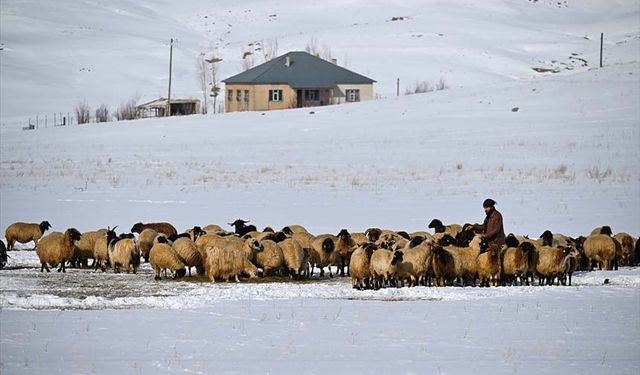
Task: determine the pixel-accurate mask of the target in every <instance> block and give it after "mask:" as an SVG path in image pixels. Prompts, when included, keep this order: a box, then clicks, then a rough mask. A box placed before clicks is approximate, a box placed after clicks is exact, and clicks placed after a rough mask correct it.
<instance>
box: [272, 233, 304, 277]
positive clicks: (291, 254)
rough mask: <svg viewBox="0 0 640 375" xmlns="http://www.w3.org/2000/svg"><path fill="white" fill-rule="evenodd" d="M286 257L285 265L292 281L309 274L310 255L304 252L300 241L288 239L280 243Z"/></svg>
mask: <svg viewBox="0 0 640 375" xmlns="http://www.w3.org/2000/svg"><path fill="white" fill-rule="evenodd" d="M279 245H280V248H281V249H282V254H283V256H284V264H285V265H286V267H287V270H288V272H289V277H290V278H292V279H295V278H299V277H301V276H302V275H303V274H305V272H306V274H307V275H308V273H309V259H308V258H307V256H308V253H307V252H305V251H304V249H303V248H302V246H301V245H300V243H298V241H296V240H294V239H292V238H287V239H285V240H284V241H282V242H280V243H279Z"/></svg>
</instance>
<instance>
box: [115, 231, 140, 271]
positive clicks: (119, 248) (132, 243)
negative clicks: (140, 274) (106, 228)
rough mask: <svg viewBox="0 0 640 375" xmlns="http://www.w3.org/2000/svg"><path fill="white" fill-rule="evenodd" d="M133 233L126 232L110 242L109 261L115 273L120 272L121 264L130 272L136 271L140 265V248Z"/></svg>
mask: <svg viewBox="0 0 640 375" xmlns="http://www.w3.org/2000/svg"><path fill="white" fill-rule="evenodd" d="M131 236H132V235H128V234H124V235H120V237H119V238H116V239H115V240H113V241H111V242H110V243H109V261H110V262H111V267H112V268H113V272H114V273H118V272H120V266H122V267H124V269H125V271H126V272H127V273H129V272H130V271H133V273H136V272H137V271H138V267H139V266H140V248H139V247H138V244H137V242H136V240H135V238H131Z"/></svg>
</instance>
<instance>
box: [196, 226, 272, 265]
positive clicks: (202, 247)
mask: <svg viewBox="0 0 640 375" xmlns="http://www.w3.org/2000/svg"><path fill="white" fill-rule="evenodd" d="M214 246H216V247H220V248H225V249H228V248H233V249H235V250H239V251H242V252H243V253H244V254H245V256H246V257H247V259H249V260H251V261H253V260H254V258H255V255H256V253H258V252H261V251H263V250H264V247H263V246H262V244H261V243H260V241H258V240H256V239H254V238H249V239H242V238H240V237H235V236H225V237H221V236H218V235H215V234H205V235H203V236H200V237H199V238H198V240H197V241H196V247H197V248H198V251H199V252H200V256H201V257H202V264H203V265H205V268H206V262H207V251H206V249H207V248H208V247H214Z"/></svg>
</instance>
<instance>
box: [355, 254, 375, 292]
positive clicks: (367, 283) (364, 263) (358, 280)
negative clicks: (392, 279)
mask: <svg viewBox="0 0 640 375" xmlns="http://www.w3.org/2000/svg"><path fill="white" fill-rule="evenodd" d="M377 248H378V247H377V246H376V245H375V244H373V243H366V244H363V245H360V246H358V247H357V248H356V249H355V250H354V252H353V254H351V258H350V260H349V276H351V286H353V288H355V289H365V288H370V287H371V256H372V255H373V252H374V251H375V250H376V249H377Z"/></svg>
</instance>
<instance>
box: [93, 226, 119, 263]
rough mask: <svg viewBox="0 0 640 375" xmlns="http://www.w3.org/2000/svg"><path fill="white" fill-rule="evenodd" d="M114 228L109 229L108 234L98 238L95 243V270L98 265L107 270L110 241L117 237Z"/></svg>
mask: <svg viewBox="0 0 640 375" xmlns="http://www.w3.org/2000/svg"><path fill="white" fill-rule="evenodd" d="M114 229H115V228H113V229H108V230H107V233H106V235H104V236H102V237H100V238H98V239H97V240H96V243H95V244H94V245H93V259H95V264H94V270H95V271H97V270H98V267H100V269H102V272H105V271H106V269H107V262H109V243H111V241H113V240H115V239H116V237H117V236H116V232H115V231H114Z"/></svg>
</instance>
